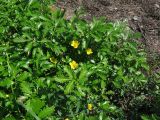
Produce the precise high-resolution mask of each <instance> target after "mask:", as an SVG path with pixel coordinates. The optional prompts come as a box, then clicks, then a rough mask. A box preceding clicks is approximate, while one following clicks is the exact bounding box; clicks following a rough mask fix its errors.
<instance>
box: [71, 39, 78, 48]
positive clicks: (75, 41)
mask: <svg viewBox="0 0 160 120" xmlns="http://www.w3.org/2000/svg"><path fill="white" fill-rule="evenodd" d="M71 46H72V47H74V48H78V46H79V42H78V41H77V40H73V41H72V42H71Z"/></svg>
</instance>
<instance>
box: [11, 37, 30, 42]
mask: <svg viewBox="0 0 160 120" xmlns="http://www.w3.org/2000/svg"><path fill="white" fill-rule="evenodd" d="M29 41H32V39H24V38H15V39H13V42H15V43H24V42H29Z"/></svg>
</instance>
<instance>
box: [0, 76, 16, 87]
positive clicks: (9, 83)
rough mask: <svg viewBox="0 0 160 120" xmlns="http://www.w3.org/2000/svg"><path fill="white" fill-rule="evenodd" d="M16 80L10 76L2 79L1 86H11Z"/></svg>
mask: <svg viewBox="0 0 160 120" xmlns="http://www.w3.org/2000/svg"><path fill="white" fill-rule="evenodd" d="M13 83H14V82H13V81H12V80H11V79H10V78H7V79H5V80H2V81H0V86H1V87H9V86H11V85H12V84H13Z"/></svg>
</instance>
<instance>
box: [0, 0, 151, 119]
mask: <svg viewBox="0 0 160 120" xmlns="http://www.w3.org/2000/svg"><path fill="white" fill-rule="evenodd" d="M51 3H52V2H51V1H49V0H48V1H43V0H42V1H36V0H35V1H34V0H30V1H26V0H8V1H7V0H6V1H4V0H0V8H1V13H0V24H1V26H0V55H1V56H0V100H1V101H0V110H1V112H0V118H1V119H4V120H8V119H10V120H12V119H13V120H14V119H26V120H31V119H36V120H41V119H51V120H52V119H53V120H58V119H66V120H68V119H73V120H74V119H75V120H76V119H79V120H85V119H86V120H92V119H93V120H94V119H95V120H97V119H100V120H103V119H105V120H124V119H127V117H126V113H127V112H129V111H130V113H131V112H132V110H131V109H129V107H132V106H134V102H135V100H137V99H138V97H139V96H140V95H142V93H143V89H144V88H145V87H146V84H147V83H148V74H149V73H148V71H149V67H148V65H147V61H146V53H145V52H144V50H143V49H138V43H137V42H136V41H134V39H136V37H137V35H138V34H135V33H133V32H132V31H131V30H130V29H129V27H127V25H126V23H125V22H115V23H112V22H106V21H105V19H103V18H101V19H96V18H94V19H93V21H92V22H90V23H88V22H86V21H85V20H83V19H80V17H79V14H78V13H76V14H75V16H74V17H73V18H71V19H70V20H66V19H65V18H64V11H61V10H59V9H58V8H57V9H54V10H53V9H51V7H50V5H51ZM137 96H138V97H137ZM140 100H141V98H140ZM138 101H139V99H138ZM135 111H136V110H135ZM140 116H141V115H139V117H140ZM142 117H143V118H144V116H142Z"/></svg>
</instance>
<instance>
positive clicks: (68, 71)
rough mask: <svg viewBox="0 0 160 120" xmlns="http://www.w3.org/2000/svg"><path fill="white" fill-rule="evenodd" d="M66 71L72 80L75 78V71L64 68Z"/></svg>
mask: <svg viewBox="0 0 160 120" xmlns="http://www.w3.org/2000/svg"><path fill="white" fill-rule="evenodd" d="M64 71H65V72H66V73H67V75H68V77H69V78H70V79H73V78H74V77H75V76H74V74H73V71H72V70H71V69H70V68H69V67H68V66H65V67H64Z"/></svg>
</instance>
